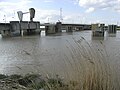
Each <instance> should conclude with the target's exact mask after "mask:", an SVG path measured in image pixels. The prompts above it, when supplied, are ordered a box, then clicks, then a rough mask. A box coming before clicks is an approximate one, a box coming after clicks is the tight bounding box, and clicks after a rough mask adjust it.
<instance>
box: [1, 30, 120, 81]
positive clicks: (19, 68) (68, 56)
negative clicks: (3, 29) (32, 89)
mask: <svg viewBox="0 0 120 90" xmlns="http://www.w3.org/2000/svg"><path fill="white" fill-rule="evenodd" d="M90 60H92V61H90ZM97 60H98V61H97ZM99 62H101V63H102V64H101V68H103V70H104V68H106V67H108V65H109V67H110V70H111V71H110V72H112V74H114V75H115V76H116V77H117V79H118V80H120V77H119V76H120V32H119V31H118V32H117V34H116V35H113V36H109V35H107V34H106V35H105V37H104V38H92V37H91V31H81V32H73V33H65V32H63V33H62V34H56V35H50V36H44V33H43V32H42V35H41V36H39V35H36V36H24V37H10V38H2V37H0V73H2V74H23V75H24V74H27V73H40V74H43V75H47V74H48V75H54V74H59V75H61V76H64V77H68V78H71V77H72V76H75V75H76V76H79V75H80V74H78V72H79V73H83V72H84V70H87V68H89V66H90V65H89V64H95V63H98V65H99Z"/></svg>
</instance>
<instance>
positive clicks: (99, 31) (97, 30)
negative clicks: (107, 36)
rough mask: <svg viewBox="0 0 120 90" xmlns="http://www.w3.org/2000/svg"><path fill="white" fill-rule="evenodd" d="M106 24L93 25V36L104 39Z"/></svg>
mask: <svg viewBox="0 0 120 90" xmlns="http://www.w3.org/2000/svg"><path fill="white" fill-rule="evenodd" d="M104 26H105V25H104V24H92V25H91V28H92V36H93V37H104Z"/></svg>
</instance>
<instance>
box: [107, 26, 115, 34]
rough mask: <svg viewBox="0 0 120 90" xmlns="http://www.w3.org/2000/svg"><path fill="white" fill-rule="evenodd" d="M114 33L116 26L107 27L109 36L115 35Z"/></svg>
mask: <svg viewBox="0 0 120 90" xmlns="http://www.w3.org/2000/svg"><path fill="white" fill-rule="evenodd" d="M116 32H117V25H108V33H109V34H116Z"/></svg>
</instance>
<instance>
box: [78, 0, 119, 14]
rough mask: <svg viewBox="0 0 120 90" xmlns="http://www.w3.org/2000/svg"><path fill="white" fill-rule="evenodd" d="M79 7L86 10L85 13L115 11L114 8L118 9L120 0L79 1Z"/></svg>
mask: <svg viewBox="0 0 120 90" xmlns="http://www.w3.org/2000/svg"><path fill="white" fill-rule="evenodd" d="M78 3H79V5H80V6H81V7H83V8H86V9H87V11H86V12H89V11H92V10H93V8H94V10H98V9H101V10H105V9H113V10H115V8H116V7H120V6H119V4H120V0H79V2H78ZM91 7H92V8H91Z"/></svg>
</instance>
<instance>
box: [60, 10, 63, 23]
mask: <svg viewBox="0 0 120 90" xmlns="http://www.w3.org/2000/svg"><path fill="white" fill-rule="evenodd" d="M60 21H61V22H63V17H62V8H60Z"/></svg>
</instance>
